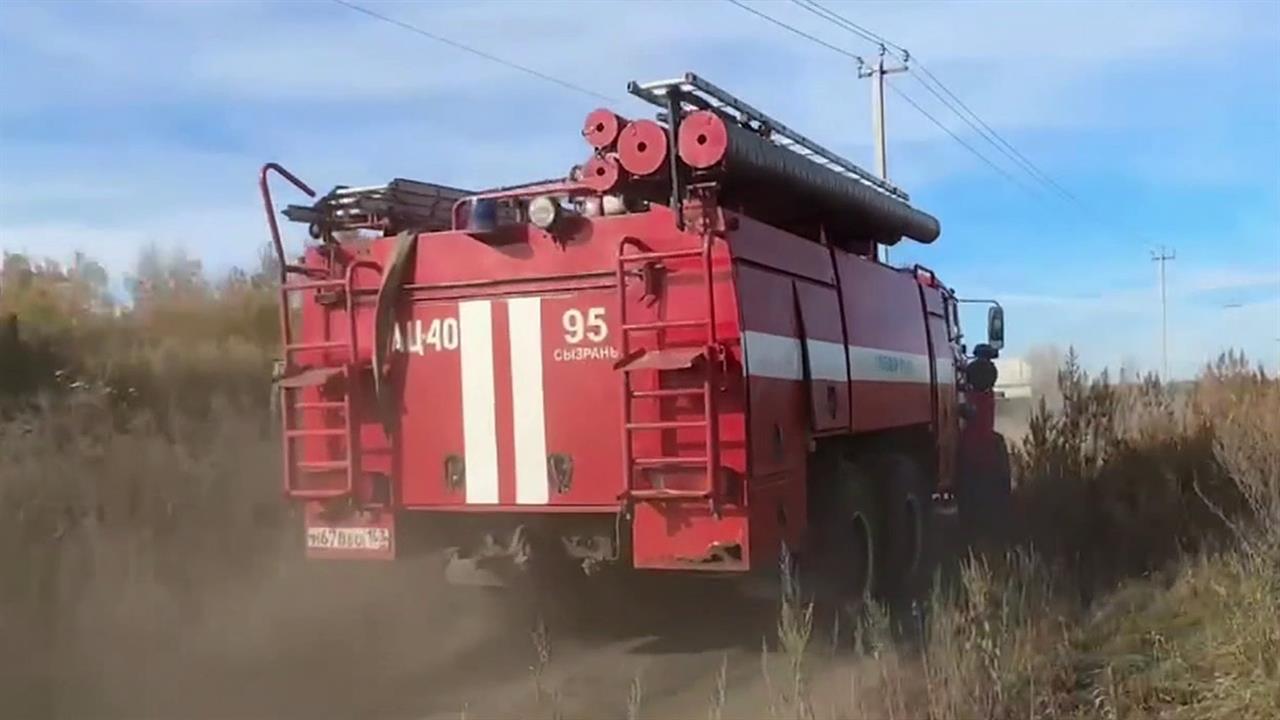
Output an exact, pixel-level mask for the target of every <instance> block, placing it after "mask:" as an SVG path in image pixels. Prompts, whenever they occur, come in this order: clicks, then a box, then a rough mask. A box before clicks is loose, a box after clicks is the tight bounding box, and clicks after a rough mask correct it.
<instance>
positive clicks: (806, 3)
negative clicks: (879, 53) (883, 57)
mask: <svg viewBox="0 0 1280 720" xmlns="http://www.w3.org/2000/svg"><path fill="white" fill-rule="evenodd" d="M791 2H793V3H795V4H796V5H799V6H800V7H802V8H804V9H805V10H808V11H809V12H811V13H813V14H815V15H817V16H819V17H824V18H827V19H828V20H832V21H833V22H835V21H838V22H839V23H840V24H841V25H843V26H844V27H845V29H846V30H849V31H850V32H852V33H854V34H856V35H859V36H861V37H862V38H863V39H864V40H866V41H867V42H870V43H871V44H873V45H880V46H882V47H891V48H893V49H894V50H897V51H898V52H900V53H902V54H904V55H910V52H909V51H908V50H907V49H906V48H904V47H902V46H901V45H899V44H897V43H895V42H892V41H890V40H888V39H887V38H885V37H884V36H883V35H879V34H877V33H874V32H872V31H871V30H868V29H867V28H865V27H863V26H861V25H859V24H857V23H855V22H854V21H852V20H850V19H848V18H846V17H844V16H843V15H839V14H837V13H836V12H835V11H834V10H828V9H827V8H825V7H823V6H822V5H820V4H819V3H818V2H817V0H791ZM906 59H907V58H905V57H904V58H903V60H906Z"/></svg>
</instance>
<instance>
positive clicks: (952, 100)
mask: <svg viewBox="0 0 1280 720" xmlns="http://www.w3.org/2000/svg"><path fill="white" fill-rule="evenodd" d="M792 2H794V3H795V4H796V5H799V6H800V7H801V8H803V9H804V10H807V11H808V12H810V13H813V14H814V15H817V16H818V17H820V18H823V19H824V20H827V21H828V22H831V23H834V24H836V25H838V26H840V27H842V28H844V29H845V30H847V31H849V32H851V33H853V34H854V35H857V36H858V37H860V38H862V39H864V40H867V41H869V42H872V43H875V44H878V45H880V47H881V48H884V47H886V46H887V47H892V48H894V49H896V50H898V51H899V52H900V53H901V54H902V59H903V60H904V61H910V60H914V63H913V67H912V70H913V76H914V77H915V78H916V81H917V82H919V83H920V85H921V86H923V87H924V89H925V90H928V91H929V93H930V94H932V95H933V96H934V97H935V98H937V99H938V101H939V102H941V103H942V104H943V105H944V106H946V107H947V109H948V110H950V111H951V112H953V113H955V115H956V116H957V117H959V118H960V119H961V120H962V121H964V123H965V124H966V125H968V126H969V127H970V128H971V129H972V130H973V131H974V132H976V133H977V134H978V135H979V136H981V137H982V138H983V139H984V140H986V141H987V142H988V143H989V144H990V145H991V146H992V147H994V148H995V149H996V150H997V151H999V152H1000V153H1001V154H1003V155H1004V156H1005V157H1006V158H1008V159H1009V160H1011V161H1012V162H1013V163H1014V164H1015V165H1017V166H1019V168H1020V169H1021V170H1023V171H1024V172H1025V173H1026V174H1027V175H1029V176H1030V177H1031V178H1032V179H1033V180H1034V181H1035V182H1037V183H1039V184H1041V185H1044V186H1046V187H1047V188H1048V189H1050V190H1052V191H1054V192H1056V193H1058V194H1061V195H1062V196H1063V197H1065V198H1067V199H1069V200H1072V201H1077V198H1076V196H1075V195H1074V194H1072V193H1071V191H1069V190H1067V189H1066V188H1064V187H1063V186H1062V185H1061V184H1060V183H1058V182H1057V181H1056V180H1054V179H1053V178H1052V177H1051V176H1050V175H1049V174H1048V173H1046V172H1045V171H1043V170H1042V169H1040V167H1039V166H1037V165H1036V164H1035V163H1034V162H1032V161H1031V160H1030V159H1029V158H1027V156H1026V155H1024V154H1023V153H1022V152H1021V151H1019V150H1018V149H1017V148H1016V147H1014V145H1013V144H1012V143H1010V142H1009V141H1008V140H1006V139H1005V138H1004V137H1003V136H1002V135H1000V133H998V132H996V130H995V129H994V128H992V127H991V125H990V124H988V123H987V122H986V121H985V120H983V119H982V117H981V116H979V115H978V114H977V113H976V112H974V111H973V110H972V109H971V108H970V107H969V106H968V105H966V104H965V102H964V101H963V100H961V99H960V97H959V96H958V95H956V93H955V92H953V91H952V90H951V88H949V87H947V85H946V84H945V83H943V82H942V81H941V80H939V79H938V77H937V76H936V75H934V74H933V73H932V72H931V71H930V70H929V68H928V67H926V66H925V64H924V63H923V62H921V61H920V60H919V58H918V57H915V56H913V55H912V54H911V51H909V50H907V49H906V48H905V47H903V46H902V45H899V44H897V43H895V42H893V41H891V40H889V39H887V38H885V37H884V36H883V35H879V34H877V33H875V32H872V31H871V30H868V29H867V28H865V27H863V26H861V25H859V24H857V23H855V22H853V21H852V20H850V19H848V18H847V17H845V16H843V15H841V14H839V13H837V12H835V11H834V10H831V9H829V8H826V7H824V6H823V5H822V4H821V3H819V2H818V1H817V0H792ZM917 67H918V68H919V70H920V72H921V73H923V74H924V77H921V76H920V75H918V74H915V73H914V69H915V68H917ZM926 78H927V80H926ZM930 81H931V82H932V84H930ZM935 86H936V88H935ZM944 94H945V97H944Z"/></svg>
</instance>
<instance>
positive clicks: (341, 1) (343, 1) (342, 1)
mask: <svg viewBox="0 0 1280 720" xmlns="http://www.w3.org/2000/svg"><path fill="white" fill-rule="evenodd" d="M332 1H333V2H334V3H336V4H338V5H341V6H343V7H345V8H347V9H349V10H354V11H355V12H358V13H361V14H363V15H367V16H369V17H371V18H374V19H375V20H381V21H382V22H385V23H389V24H391V25H395V26H396V27H399V28H402V29H404V30H408V31H409V32H412V33H416V34H418V35H421V36H423V37H425V38H430V39H432V40H435V41H436V42H438V43H442V44H445V45H448V46H449V47H452V48H456V49H458V50H461V51H463V52H467V53H471V54H472V55H475V56H476V57H480V58H484V59H485V60H488V61H490V62H495V63H498V64H499V65H504V66H506V67H508V68H511V69H512V70H517V71H519V72H522V73H524V74H526V75H532V76H533V77H536V78H538V79H539V80H545V81H547V82H549V83H554V84H556V85H559V86H560V87H562V88H565V89H567V90H572V91H574V92H576V93H581V94H583V95H589V96H591V97H593V98H596V99H599V100H604V101H606V102H618V99H617V98H613V97H609V96H608V95H602V94H600V93H598V92H596V91H594V90H591V89H589V88H585V87H582V86H581V85H576V84H574V83H572V82H569V81H568V80H561V79H560V78H558V77H555V76H554V75H548V74H547V73H544V72H542V71H540V70H534V69H533V68H531V67H528V66H526V65H521V64H520V63H517V62H512V61H511V60H507V59H506V58H501V57H498V56H497V55H492V54H490V53H487V52H485V51H483V50H477V49H476V48H473V47H471V46H470V45H464V44H462V43H460V42H458V41H457V40H451V39H449V38H447V37H444V36H442V35H437V34H435V33H433V32H429V31H427V30H423V29H422V28H420V27H418V26H417V25H412V24H410V23H407V22H404V21H403V20H397V19H395V18H393V17H389V16H387V15H383V14H382V13H379V12H375V11H373V10H370V9H369V8H367V7H364V6H362V5H358V4H356V3H353V2H349V1H348V0H332Z"/></svg>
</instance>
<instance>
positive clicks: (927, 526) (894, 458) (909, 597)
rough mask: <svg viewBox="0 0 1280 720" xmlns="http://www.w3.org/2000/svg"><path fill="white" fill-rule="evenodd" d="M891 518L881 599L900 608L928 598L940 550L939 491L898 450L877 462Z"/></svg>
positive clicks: (880, 582) (880, 583)
mask: <svg viewBox="0 0 1280 720" xmlns="http://www.w3.org/2000/svg"><path fill="white" fill-rule="evenodd" d="M875 467H876V474H877V476H878V477H877V480H878V481H879V483H880V484H881V486H882V487H883V488H884V490H883V493H882V498H883V503H884V511H883V512H884V518H885V542H884V546H885V552H884V554H883V557H884V562H883V563H881V566H880V572H881V576H880V578H879V580H878V583H877V586H878V589H879V593H878V594H879V599H880V600H881V601H882V602H884V603H886V604H888V605H889V606H890V607H891V608H893V609H894V610H904V609H905V610H910V609H912V607H913V606H914V605H915V604H917V603H919V602H921V601H923V600H924V599H925V597H926V596H927V595H928V593H929V589H930V587H931V586H932V583H933V571H934V567H935V565H936V558H937V552H936V548H935V547H934V546H935V541H934V528H933V493H932V488H931V487H930V484H929V482H928V480H927V476H926V474H925V473H924V471H923V470H922V469H921V468H920V465H919V464H918V463H916V462H915V461H914V460H912V459H911V458H908V457H907V456H905V455H900V454H892V455H886V456H884V457H883V458H880V459H879V460H878V461H877V462H876V465H875Z"/></svg>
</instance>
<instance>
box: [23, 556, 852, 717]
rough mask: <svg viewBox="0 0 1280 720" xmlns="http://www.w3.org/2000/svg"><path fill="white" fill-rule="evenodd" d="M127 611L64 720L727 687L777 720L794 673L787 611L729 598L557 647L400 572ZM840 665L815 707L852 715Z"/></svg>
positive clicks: (526, 706)
mask: <svg viewBox="0 0 1280 720" xmlns="http://www.w3.org/2000/svg"><path fill="white" fill-rule="evenodd" d="M433 588H434V589H433ZM104 602H107V601H103V602H100V603H99V605H98V609H99V610H106V609H109V608H107V606H106V605H104V604H103V603H104ZM110 602H116V603H118V606H117V607H116V608H115V609H114V610H112V612H110V613H107V612H97V613H90V614H88V615H86V616H85V622H84V623H83V624H82V625H80V626H79V627H78V628H76V629H75V631H74V633H72V632H69V633H68V634H67V638H68V646H67V647H65V648H63V649H62V655H61V657H62V658H63V659H62V661H61V662H60V663H58V664H57V666H56V667H54V668H52V669H51V670H50V671H49V672H52V673H54V676H52V677H49V678H46V680H48V682H47V683H46V687H47V689H48V690H50V691H51V695H52V696H51V697H50V698H48V702H47V703H46V706H47V707H48V709H49V710H50V711H51V712H50V714H52V715H54V716H59V717H129V718H139V717H156V718H178V717H181V718H199V717H208V718H306V719H307V720H318V719H321V718H350V717H362V718H413V719H420V720H435V719H436V718H460V717H468V718H486V719H488V718H494V719H497V718H536V717H547V718H550V717H557V716H558V717H566V718H574V717H584V718H585V717H590V718H607V717H617V718H622V717H628V705H629V704H635V703H636V702H637V700H638V707H639V708H640V709H641V713H640V716H641V717H650V718H685V717H688V718H705V717H708V711H709V709H710V708H711V707H712V706H713V705H715V704H716V703H715V702H714V701H713V700H712V698H713V696H715V695H716V694H717V686H718V685H719V684H720V676H721V673H723V678H724V680H723V684H724V686H725V688H726V692H725V702H724V705H723V717H725V718H754V717H762V718H765V717H769V716H770V712H769V703H770V698H771V697H772V698H776V697H778V696H780V695H784V694H785V691H786V688H787V684H788V683H790V682H791V680H790V679H789V676H790V675H791V673H790V671H789V670H788V669H787V667H786V665H787V661H786V658H785V657H783V656H781V655H779V654H770V655H769V656H767V657H765V656H764V654H763V653H762V649H761V643H762V640H763V639H764V638H765V637H766V636H768V637H770V638H772V634H773V623H774V618H775V610H776V609H775V608H773V607H771V606H769V605H768V603H764V602H760V601H748V600H744V599H741V598H738V597H736V595H734V594H732V593H730V592H728V591H727V590H726V589H725V588H723V587H722V586H721V585H720V584H717V583H711V584H706V583H700V584H698V585H697V586H694V587H688V588H686V589H685V590H684V591H682V592H678V593H667V592H651V593H639V594H636V595H634V596H632V597H630V598H628V599H627V600H626V602H624V603H620V604H619V607H617V608H615V609H613V610H609V611H607V612H606V613H604V615H605V616H606V617H607V618H609V619H608V620H607V621H606V620H599V619H593V620H591V621H588V622H569V621H564V622H561V623H560V624H557V621H556V620H551V621H549V622H545V623H544V625H543V626H544V627H545V633H543V634H542V635H539V633H538V632H537V628H538V627H539V623H538V620H537V618H536V617H535V615H534V614H533V613H529V612H525V611H513V610H512V598H510V597H501V596H499V595H496V594H493V593H490V592H483V591H479V590H475V591H472V590H467V591H461V592H459V591H456V590H455V591H451V592H444V591H443V589H442V588H440V587H439V586H438V585H436V584H434V583H433V582H426V581H424V579H423V578H421V577H413V576H412V575H410V574H408V573H399V572H395V571H394V569H393V568H392V566H376V567H367V566H352V565H345V566H340V565H326V564H305V565H296V564H289V565H288V566H287V567H283V568H281V569H280V570H279V571H278V572H275V573H272V574H269V575H268V576H266V577H263V578H259V579H258V580H257V581H255V582H248V583H239V584H238V585H237V586H236V587H234V588H214V589H212V590H210V591H208V592H205V593H204V594H203V595H202V600H201V602H200V603H199V605H198V609H196V610H192V609H187V610H185V611H183V612H182V613H178V612H176V611H175V610H174V609H173V607H172V606H171V603H169V600H168V599H167V597H166V596H165V595H164V593H161V592H158V591H157V592H152V593H149V594H144V595H139V594H137V593H131V594H130V596H129V597H128V598H114V599H112V600H111V601H110ZM108 615H110V619H107V616H108ZM68 630H69V631H70V630H71V628H68ZM538 637H542V638H545V639H542V640H539V639H538ZM540 651H541V653H542V654H544V655H545V656H546V661H545V662H543V661H540V660H539V656H540ZM829 656H830V653H824V652H822V651H821V649H819V651H818V652H816V653H814V659H811V660H810V661H809V662H810V664H811V667H810V670H809V672H808V675H809V677H810V678H811V680H812V681H813V682H816V683H820V684H829V685H831V686H832V687H833V688H834V689H832V690H829V691H826V692H822V693H814V695H815V696H819V697H832V698H840V699H841V700H840V704H841V706H848V703H845V702H844V700H845V699H847V698H849V689H848V687H847V686H848V684H849V678H850V677H851V675H850V672H849V664H848V663H849V662H851V661H850V660H848V659H847V658H843V657H829ZM762 661H763V662H764V664H762ZM722 668H723V669H722ZM766 668H767V670H766ZM766 672H767V677H766ZM841 686H844V687H841ZM855 693H856V690H855ZM832 704H833V706H834V705H835V702H834V701H833V703H832ZM822 715H824V716H828V715H830V713H827V712H823V713H822Z"/></svg>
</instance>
